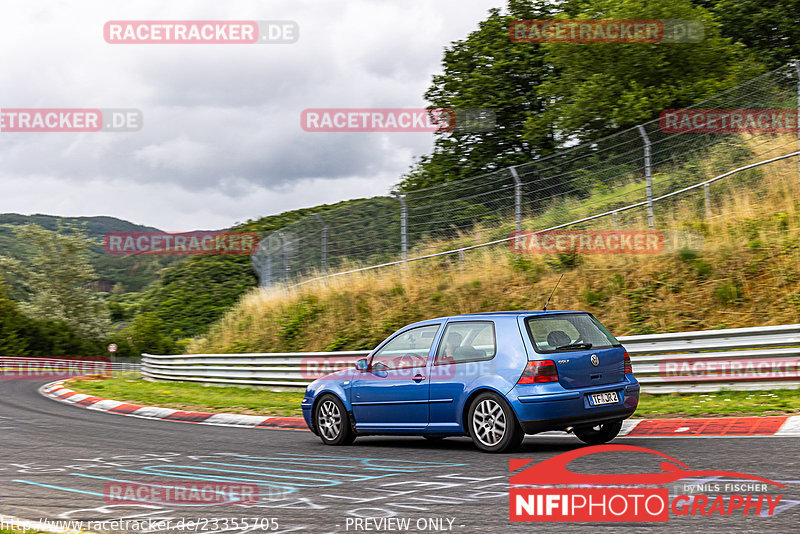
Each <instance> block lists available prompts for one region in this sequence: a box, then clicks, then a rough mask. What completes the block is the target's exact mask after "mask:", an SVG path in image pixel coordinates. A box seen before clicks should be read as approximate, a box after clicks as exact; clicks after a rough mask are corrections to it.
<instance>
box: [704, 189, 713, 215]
mask: <svg viewBox="0 0 800 534" xmlns="http://www.w3.org/2000/svg"><path fill="white" fill-rule="evenodd" d="M703 193H704V196H705V200H706V219H710V218H711V186H710V185H709V183H708V182H706V183H704V184H703Z"/></svg>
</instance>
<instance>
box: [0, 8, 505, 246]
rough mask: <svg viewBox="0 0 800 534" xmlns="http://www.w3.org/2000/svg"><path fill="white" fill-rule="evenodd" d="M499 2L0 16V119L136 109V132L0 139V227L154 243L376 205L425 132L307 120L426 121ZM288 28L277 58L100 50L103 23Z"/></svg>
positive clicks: (47, 11) (263, 49) (199, 50)
mask: <svg viewBox="0 0 800 534" xmlns="http://www.w3.org/2000/svg"><path fill="white" fill-rule="evenodd" d="M504 3H505V2H504V1H503V0H313V1H310V0H309V1H302V0H270V1H269V2H264V1H253V0H247V1H237V0H233V1H231V0H226V1H225V2H221V1H219V0H209V1H203V0H170V1H169V2H164V1H163V0H158V1H145V0H137V1H136V2H121V1H117V0H113V1H111V0H80V1H78V0H74V1H57V0H26V1H24V2H9V1H5V2H3V4H2V17H0V42H2V47H0V54H2V62H1V63H2V65H3V69H2V76H1V77H0V95H2V96H1V97H0V108H13V107H31V108H58V107H69V108H80V107H91V108H137V109H140V110H141V111H142V113H143V115H144V128H143V129H142V130H141V131H139V132H135V133H115V132H97V133H11V132H1V133H0V212H3V213H5V212H16V213H28V214H29V213H47V214H54V215H69V216H79V215H113V216H116V217H120V218H123V219H128V220H131V221H133V222H137V223H141V224H147V225H152V226H156V227H158V228H161V229H163V230H167V231H186V230H192V229H214V228H222V227H226V226H230V225H232V224H234V223H235V222H242V221H245V220H247V219H248V218H257V217H261V216H264V215H270V214H275V213H280V212H282V211H285V210H288V209H293V208H301V207H308V206H313V205H317V204H320V203H333V202H337V201H340V200H345V199H349V198H358V197H365V196H373V195H378V194H386V193H387V192H388V191H389V189H390V188H391V187H392V186H393V185H394V184H396V183H397V182H398V181H399V179H400V175H401V174H402V173H403V172H405V171H407V170H408V168H409V166H410V165H411V163H412V162H413V158H414V157H415V156H420V155H422V154H425V153H428V152H429V151H430V150H431V148H432V142H433V135H432V134H430V133H318V132H304V131H303V130H302V129H301V127H300V118H299V117H300V113H301V111H302V110H303V109H306V108H314V107H316V108H321V107H332V108H337V107H361V108H364V107H394V108H413V107H424V106H425V105H426V102H425V100H424V99H423V97H422V95H423V93H424V92H425V90H426V89H427V88H428V86H429V85H430V83H431V77H432V75H433V74H436V73H439V72H440V71H441V70H440V69H441V67H440V65H441V59H442V53H443V49H444V47H445V46H447V45H449V44H450V43H451V42H452V41H454V40H457V39H462V38H464V37H466V36H467V34H468V33H469V32H471V31H473V30H474V29H476V28H477V24H478V22H479V21H481V20H483V19H484V18H486V14H487V12H488V10H489V9H490V8H492V7H498V6H502V5H504ZM151 19H155V20H179V19H193V20H216V19H222V20H237V19H238V20H294V21H296V22H297V23H298V24H299V27H300V39H299V41H298V42H296V43H294V44H284V45H277V44H275V45H230V44H228V45H152V44H148V45H145V44H136V45H112V44H108V43H106V42H105V41H104V39H103V25H104V24H105V22H107V21H109V20H151Z"/></svg>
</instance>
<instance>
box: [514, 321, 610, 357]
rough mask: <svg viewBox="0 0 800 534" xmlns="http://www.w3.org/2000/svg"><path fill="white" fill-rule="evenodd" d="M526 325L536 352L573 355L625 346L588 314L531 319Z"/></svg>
mask: <svg viewBox="0 0 800 534" xmlns="http://www.w3.org/2000/svg"><path fill="white" fill-rule="evenodd" d="M525 324H526V325H527V328H528V335H530V337H531V341H533V346H534V348H535V349H536V352H545V353H547V352H569V351H577V350H589V349H607V348H611V347H619V346H621V345H620V343H619V341H617V338H615V337H614V336H613V335H612V334H611V332H609V331H608V330H607V329H606V327H604V326H603V325H602V324H600V321H598V320H597V319H595V318H594V317H593V316H591V315H589V314H588V313H559V314H554V315H541V316H538V317H528V318H527V319H526V320H525Z"/></svg>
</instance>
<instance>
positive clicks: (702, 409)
mask: <svg viewBox="0 0 800 534" xmlns="http://www.w3.org/2000/svg"><path fill="white" fill-rule="evenodd" d="M67 387H69V388H70V389H73V390H75V391H77V392H79V393H86V394H89V395H94V396H97V397H102V398H107V399H114V400H118V401H123V402H129V403H132V404H142V405H146V406H163V407H166V408H174V409H180V410H191V411H200V412H228V413H243V414H258V415H280V416H295V417H300V416H301V415H302V414H301V412H300V400H301V399H302V398H303V390H301V389H299V388H298V389H291V390H286V391H277V390H274V389H270V388H256V387H225V386H204V385H202V384H195V383H191V382H147V381H145V380H142V379H138V378H131V377H117V378H108V379H76V380H72V381H70V382H69V383H68V384H67ZM797 413H800V390H798V389H783V390H775V391H720V392H716V393H694V394H678V393H673V394H669V395H647V394H644V395H642V397H641V399H640V401H639V408H638V409H637V410H636V413H635V414H634V415H633V417H637V418H654V417H714V416H734V415H742V416H744V415H785V414H797ZM0 534H2V533H0Z"/></svg>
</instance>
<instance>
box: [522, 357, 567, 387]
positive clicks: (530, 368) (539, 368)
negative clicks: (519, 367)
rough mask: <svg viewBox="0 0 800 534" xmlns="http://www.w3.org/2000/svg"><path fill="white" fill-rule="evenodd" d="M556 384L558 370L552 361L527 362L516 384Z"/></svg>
mask: <svg viewBox="0 0 800 534" xmlns="http://www.w3.org/2000/svg"><path fill="white" fill-rule="evenodd" d="M543 382H558V370H557V369H556V362H554V361H553V360H537V361H533V362H528V365H527V366H526V367H525V371H523V373H522V376H521V377H519V380H518V381H517V384H541V383H543Z"/></svg>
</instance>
